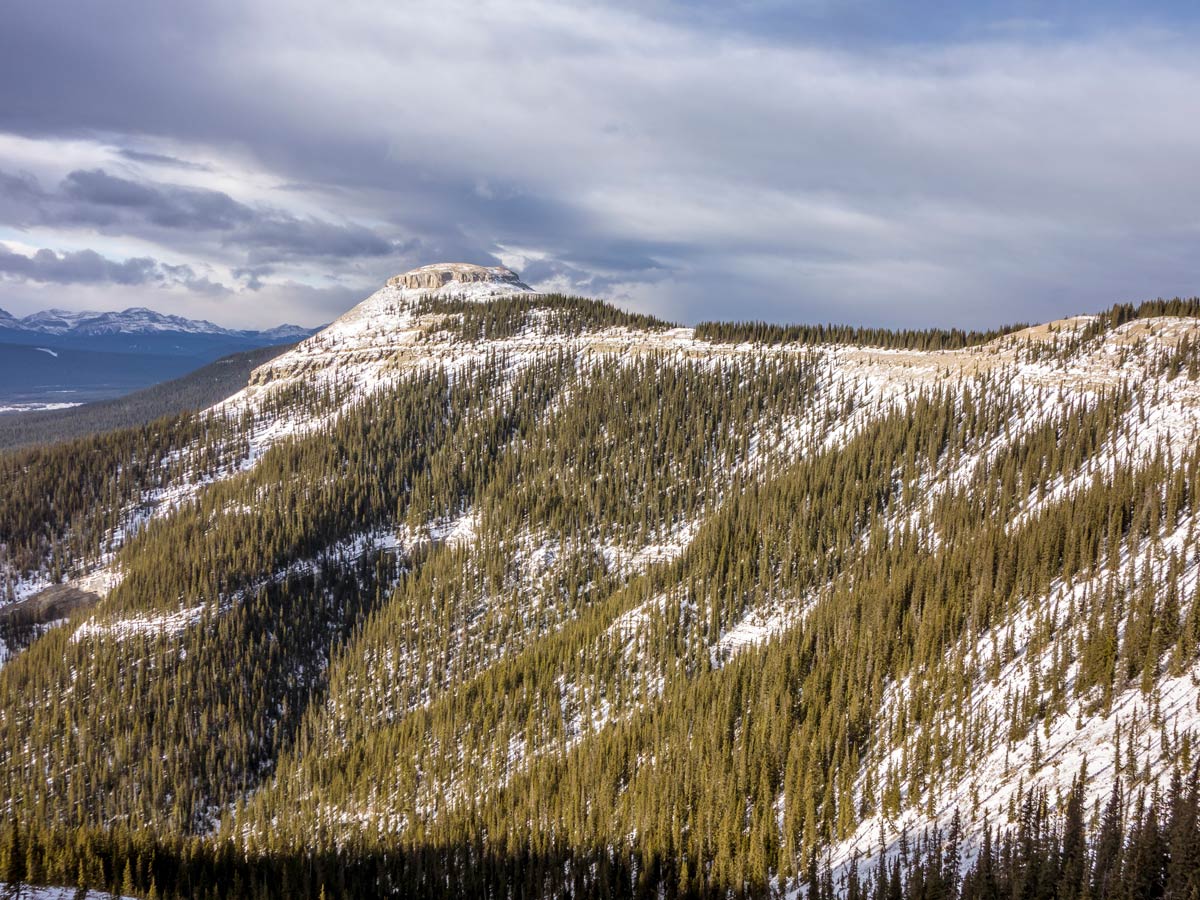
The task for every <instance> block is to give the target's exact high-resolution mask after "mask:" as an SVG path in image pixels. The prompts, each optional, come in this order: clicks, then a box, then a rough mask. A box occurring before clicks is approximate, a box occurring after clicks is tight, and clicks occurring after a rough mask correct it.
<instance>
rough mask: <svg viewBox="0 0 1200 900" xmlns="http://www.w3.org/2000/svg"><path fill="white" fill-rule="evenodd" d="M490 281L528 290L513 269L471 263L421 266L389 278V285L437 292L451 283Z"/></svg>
mask: <svg viewBox="0 0 1200 900" xmlns="http://www.w3.org/2000/svg"><path fill="white" fill-rule="evenodd" d="M489 281H490V282H496V283H500V284H511V285H513V286H514V287H521V288H525V289H526V290H528V286H527V285H524V284H522V283H521V279H520V278H519V277H518V275H517V273H516V272H514V271H512V269H506V268H505V267H504V266H476V265H472V264H471V263H436V264H434V265H432V266H421V268H419V269H413V270H412V271H411V272H405V273H404V274H403V275H395V276H393V277H392V278H389V279H388V284H389V285H393V286H396V285H399V286H400V287H405V288H409V289H410V290H437V289H438V288H441V287H444V286H445V285H447V284H450V283H451V282H458V283H459V284H478V283H480V282H489Z"/></svg>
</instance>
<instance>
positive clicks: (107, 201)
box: [0, 169, 395, 264]
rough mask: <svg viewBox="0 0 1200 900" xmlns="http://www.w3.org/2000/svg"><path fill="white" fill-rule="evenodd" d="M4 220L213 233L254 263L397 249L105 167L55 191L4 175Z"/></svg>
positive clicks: (372, 236) (0, 190)
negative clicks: (128, 176) (128, 175)
mask: <svg viewBox="0 0 1200 900" xmlns="http://www.w3.org/2000/svg"><path fill="white" fill-rule="evenodd" d="M0 220H4V221H7V222H8V223H9V224H12V225H16V226H20V227H28V226H32V225H39V226H51V227H53V226H77V225H85V226H91V227H95V228H97V229H99V230H101V231H103V232H105V233H106V234H115V235H131V236H135V237H144V238H148V239H156V238H158V239H161V238H162V231H163V230H166V231H175V232H181V233H184V234H185V235H186V237H184V238H182V240H183V241H184V242H185V243H186V242H190V241H194V240H195V239H196V238H202V237H204V236H205V235H208V236H211V238H212V239H213V240H215V241H216V242H217V244H218V245H219V246H223V247H227V248H230V249H231V250H233V251H234V252H240V251H243V250H244V251H246V257H247V259H248V261H249V262H251V263H255V264H261V263H265V262H272V261H279V260H286V259H297V258H304V259H316V258H330V259H338V258H342V259H345V258H355V257H380V256H386V255H389V254H391V253H393V252H394V251H395V246H394V245H393V243H392V242H391V241H388V240H387V239H385V238H383V237H381V236H380V235H378V234H376V233H375V232H374V231H372V230H371V229H369V228H366V227H364V226H361V225H356V224H353V223H351V224H336V223H332V222H327V221H322V220H320V219H315V218H301V217H298V216H295V215H292V214H290V213H287V212H285V211H282V210H278V209H269V208H256V207H252V206H249V205H247V204H245V203H242V202H240V201H238V200H235V199H234V198H232V197H230V196H229V195H228V194H226V193H224V192H222V191H216V190H209V189H205V188H194V187H186V186H180V185H170V184H158V183H149V182H141V181H134V180H132V179H129V178H122V177H120V176H116V175H111V174H109V173H108V172H106V171H104V170H103V169H89V170H76V171H73V172H71V173H69V174H68V175H67V177H66V178H65V179H64V180H63V182H62V184H61V185H60V186H59V188H58V190H57V191H46V190H44V189H43V188H42V187H41V185H40V184H39V183H38V182H37V180H36V179H34V178H32V176H28V175H12V174H8V173H4V172H0ZM167 240H169V238H168V239H167ZM176 240H179V239H176Z"/></svg>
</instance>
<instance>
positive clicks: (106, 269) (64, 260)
mask: <svg viewBox="0 0 1200 900" xmlns="http://www.w3.org/2000/svg"><path fill="white" fill-rule="evenodd" d="M0 275H2V276H6V277H8V278H16V279H18V280H21V281H33V282H42V283H47V284H115V285H149V284H153V285H180V286H183V287H186V288H188V289H190V290H194V291H199V292H202V293H216V292H221V291H223V290H224V289H223V288H222V287H221V286H220V285H218V284H216V283H214V282H212V281H211V280H209V279H208V278H206V277H203V276H198V275H197V274H196V272H195V270H194V269H192V267H191V266H187V265H168V264H166V263H160V262H157V261H156V260H153V259H151V258H149V257H134V258H132V259H126V260H121V261H116V260H111V259H108V258H106V257H104V256H101V255H100V254H99V253H97V252H96V251H94V250H75V251H71V252H67V253H56V252H54V251H53V250H49V249H46V248H42V249H40V250H38V251H37V252H36V253H34V254H33V255H32V256H25V255H23V254H20V253H14V252H12V251H10V250H9V249H8V248H6V247H4V246H3V245H0Z"/></svg>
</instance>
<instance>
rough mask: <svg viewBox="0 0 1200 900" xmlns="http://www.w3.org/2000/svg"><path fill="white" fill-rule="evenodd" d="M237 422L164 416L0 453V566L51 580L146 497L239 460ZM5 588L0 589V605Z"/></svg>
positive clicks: (103, 544) (102, 545)
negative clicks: (40, 571) (37, 573)
mask: <svg viewBox="0 0 1200 900" xmlns="http://www.w3.org/2000/svg"><path fill="white" fill-rule="evenodd" d="M238 424H239V423H238V422H237V421H236V420H230V419H227V418H225V417H220V416H192V415H176V416H168V417H165V418H162V419H159V420H157V421H154V422H151V423H149V424H147V425H143V426H139V427H135V428H128V429H122V430H119V431H115V432H112V433H109V434H101V435H94V436H91V437H85V438H77V439H75V440H73V441H69V442H66V443H62V444H55V445H51V446H46V447H33V448H30V449H27V450H18V451H11V452H8V453H3V454H0V561H3V562H7V563H8V565H9V566H10V567H11V570H9V569H7V568H6V571H18V572H19V571H37V570H38V569H39V568H43V567H44V569H45V570H46V571H47V574H48V575H49V576H50V578H51V580H54V581H57V580H58V578H59V577H61V576H62V575H63V574H64V573H65V572H67V571H68V570H69V569H70V567H71V564H72V562H74V561H81V562H87V561H89V560H94V559H95V558H96V557H97V556H98V555H99V554H100V553H101V552H102V551H103V550H105V549H106V548H107V547H108V545H109V542H110V539H111V536H112V533H113V531H114V529H116V528H118V527H120V526H121V525H123V524H124V523H125V519H126V516H127V513H126V509H127V507H128V506H129V505H130V504H131V503H134V502H135V501H140V500H141V498H142V496H143V495H144V494H146V493H147V492H151V491H154V490H155V489H159V488H164V487H166V486H168V485H169V484H171V483H173V482H175V481H177V480H179V479H180V478H181V477H184V476H185V475H186V476H187V477H191V478H195V479H197V480H198V479H202V478H204V477H205V476H206V475H209V474H211V473H213V472H215V471H218V470H220V469H221V468H223V467H226V466H228V465H229V464H230V463H231V462H232V461H233V460H235V459H238V458H241V457H242V456H244V455H245V441H244V438H241V437H240V435H239V430H238ZM11 589H12V585H11V584H5V585H0V596H2V597H3V598H4V599H7V598H8V596H9V594H10V592H11Z"/></svg>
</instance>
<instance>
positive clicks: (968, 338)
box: [696, 297, 1200, 350]
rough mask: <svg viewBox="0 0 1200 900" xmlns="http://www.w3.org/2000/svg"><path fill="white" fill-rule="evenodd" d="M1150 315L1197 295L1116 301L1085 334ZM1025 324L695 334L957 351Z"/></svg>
mask: <svg viewBox="0 0 1200 900" xmlns="http://www.w3.org/2000/svg"><path fill="white" fill-rule="evenodd" d="M1155 316H1188V317H1193V318H1194V317H1196V316H1200V298H1197V297H1192V298H1189V299H1182V298H1179V297H1176V298H1174V299H1173V300H1163V299H1158V300H1146V301H1143V302H1142V303H1138V304H1133V303H1118V304H1116V305H1114V306H1112V307H1111V308H1109V309H1107V310H1105V311H1104V312H1103V313H1101V314H1100V315H1099V316H1098V317H1097V320H1096V322H1095V323H1094V324H1093V327H1092V328H1091V329H1090V330H1087V331H1086V332H1085V336H1086V337H1092V336H1095V335H1097V334H1100V333H1102V332H1103V331H1106V330H1108V329H1111V328H1116V327H1117V326H1119V325H1124V324H1125V323H1126V322H1132V321H1135V320H1137V319H1149V318H1153V317H1155ZM1028 327H1029V323H1027V322H1021V323H1014V324H1011V325H1004V326H1001V327H1000V328H989V329H982V330H969V331H968V330H964V329H959V328H867V327H862V326H855V325H834V324H832V323H831V324H825V325H777V324H774V323H771V322H701V323H700V324H699V325H697V326H696V337H697V338H699V339H700V340H704V341H711V342H712V343H714V344H742V343H752V344H853V345H860V346H867V347H885V348H890V349H897V350H961V349H963V348H964V347H974V346H978V345H979V344H986V343H989V342H991V341H994V340H996V339H997V338H1001V337H1004V336H1005V335H1008V334H1012V333H1013V332H1016V331H1020V330H1022V329H1024V328H1028Z"/></svg>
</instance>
